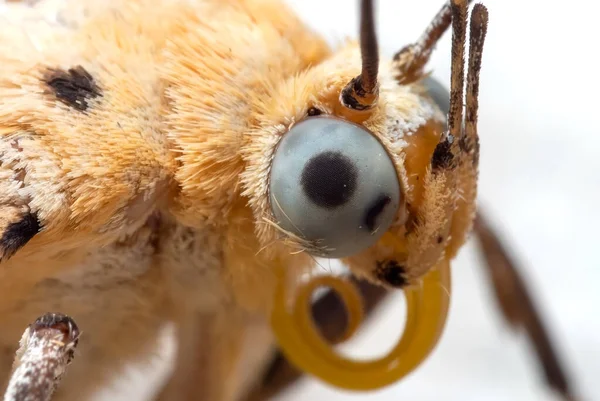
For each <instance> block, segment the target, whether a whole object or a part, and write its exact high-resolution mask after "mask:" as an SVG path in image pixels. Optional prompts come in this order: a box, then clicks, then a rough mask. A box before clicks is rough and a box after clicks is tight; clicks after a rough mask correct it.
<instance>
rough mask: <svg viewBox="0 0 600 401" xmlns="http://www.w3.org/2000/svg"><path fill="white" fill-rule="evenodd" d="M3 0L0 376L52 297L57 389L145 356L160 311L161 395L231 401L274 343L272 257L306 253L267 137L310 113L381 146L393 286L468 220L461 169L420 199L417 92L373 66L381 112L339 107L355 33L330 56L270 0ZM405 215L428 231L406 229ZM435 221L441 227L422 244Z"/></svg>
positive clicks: (74, 392)
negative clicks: (391, 169) (290, 221)
mask: <svg viewBox="0 0 600 401" xmlns="http://www.w3.org/2000/svg"><path fill="white" fill-rule="evenodd" d="M105 3H106V4H105ZM10 7H13V9H12V10H11V11H10V12H11V14H10V15H12V16H13V17H14V18H13V21H12V25H11V24H10V21H9V23H8V27H7V26H5V27H3V29H2V32H1V33H0V63H1V64H2V69H1V70H0V155H1V165H0V236H1V237H2V240H1V241H0V259H1V263H0V294H2V295H1V296H0V320H2V321H3V322H4V323H5V325H4V328H3V329H2V330H1V331H0V351H1V353H0V382H1V381H3V380H4V381H5V380H7V379H8V375H9V372H10V364H11V361H12V356H13V353H14V350H15V349H16V346H17V343H18V339H19V337H20V334H21V332H22V328H23V327H25V326H26V325H27V323H28V322H30V321H31V320H32V319H33V318H35V317H36V316H38V315H40V314H42V313H44V312H46V311H47V310H55V311H60V312H61V313H65V314H68V315H70V316H73V318H74V319H75V320H76V321H77V322H78V325H79V327H80V328H81V329H82V332H83V335H82V338H81V343H80V345H79V356H78V358H77V361H76V362H75V363H74V366H73V368H72V369H71V370H70V372H69V374H68V375H67V377H65V379H64V381H63V383H62V386H61V388H60V390H59V392H58V393H57V395H56V399H57V400H61V401H63V400H70V399H77V400H81V399H86V398H87V397H89V396H90V395H91V394H92V393H93V391H94V390H95V389H97V388H98V386H101V385H103V384H106V383H108V382H109V381H110V380H112V379H113V378H115V377H117V376H118V375H119V373H120V372H121V370H122V368H123V367H124V366H125V365H126V364H127V363H129V362H131V361H140V360H143V359H144V358H145V357H147V356H148V355H152V352H153V349H154V347H155V346H156V340H157V335H158V332H159V330H160V328H161V327H162V326H163V325H164V324H165V323H166V322H173V323H175V326H176V328H177V339H178V344H179V348H180V350H179V352H178V355H177V362H176V367H175V375H174V376H173V378H172V379H171V381H170V382H169V383H168V384H167V386H166V387H165V390H164V391H163V393H162V394H161V395H159V397H162V398H161V399H173V400H177V399H181V400H184V399H196V397H197V399H210V400H235V399H239V397H240V395H241V394H243V392H244V391H245V389H246V388H247V386H249V385H250V384H251V383H252V381H254V380H256V379H257V378H258V377H259V376H260V372H261V371H262V370H263V369H264V368H265V366H266V363H267V362H268V360H269V357H270V352H271V350H272V348H273V346H274V343H273V339H272V336H271V333H270V330H269V326H268V312H269V309H270V302H271V296H272V289H273V288H274V283H275V274H274V271H273V268H274V266H273V260H279V261H280V262H282V263H284V264H285V266H286V267H287V268H288V269H289V271H290V273H291V274H290V276H291V277H292V281H293V279H294V278H295V277H297V276H298V275H300V274H301V273H303V272H304V271H306V270H307V269H308V268H310V266H311V265H312V259H311V257H310V256H307V255H306V253H302V252H300V253H297V252H294V251H295V250H296V248H294V246H295V245H298V244H294V241H293V239H290V238H285V236H283V237H282V235H281V232H280V231H278V230H277V228H276V226H275V225H273V224H270V220H271V219H272V216H271V213H270V209H269V208H270V205H269V203H268V196H267V188H268V172H269V165H270V161H271V159H272V155H273V151H274V149H275V146H276V144H277V142H278V140H279V138H280V137H281V135H283V134H284V133H285V132H286V130H287V129H288V128H289V127H290V126H291V125H292V124H294V123H295V122H297V121H299V120H301V119H302V118H304V117H305V116H306V114H307V110H308V109H309V108H310V107H316V108H318V109H319V110H321V111H322V112H324V113H326V114H334V115H336V116H339V117H343V118H347V119H349V120H352V121H354V122H358V123H362V124H364V125H365V127H368V128H369V129H370V130H371V131H372V132H373V133H374V134H375V135H376V136H377V137H378V138H379V139H380V140H381V141H382V143H384V145H385V146H386V148H387V149H388V151H389V152H390V154H391V155H392V158H393V160H394V162H395V166H396V169H397V171H398V175H399V177H401V181H402V182H401V184H402V187H403V190H404V196H405V197H406V199H407V201H408V204H409V205H410V206H409V207H408V209H403V210H401V211H399V213H398V216H397V219H396V221H395V224H394V225H393V228H392V229H391V232H392V233H393V234H394V235H397V236H398V237H399V238H402V239H403V241H405V243H406V247H407V251H406V254H405V255H402V257H401V258H403V260H402V263H404V262H407V263H409V266H408V267H407V268H406V271H405V272H403V274H406V280H407V281H410V282H413V281H414V282H416V280H418V278H419V277H421V276H422V275H423V274H424V273H425V272H426V271H427V270H428V269H429V268H431V267H432V266H433V265H434V264H435V263H436V262H437V260H439V259H440V258H443V257H449V256H452V255H453V254H454V252H455V251H456V249H457V248H458V246H460V244H461V243H462V241H463V240H464V233H465V232H466V231H467V229H468V228H470V222H471V218H472V208H470V207H469V205H470V202H471V199H469V196H471V195H473V196H474V188H475V187H474V179H471V180H470V181H469V182H470V183H468V184H467V189H466V190H465V191H463V192H467V193H468V194H467V195H468V196H467V197H465V200H464V204H465V205H466V206H463V207H462V209H461V208H460V207H459V208H458V209H456V210H458V212H457V213H459V212H460V213H459V214H460V215H458V216H456V218H455V219H454V223H451V221H450V220H449V219H448V216H450V215H452V213H454V211H455V209H454V208H453V207H452V208H450V209H448V207H449V206H447V205H446V203H448V200H447V199H446V198H443V197H441V198H440V197H437V198H436V196H437V195H436V194H438V193H439V192H440V191H442V190H443V189H442V187H443V183H442V184H440V183H437V184H436V183H435V178H432V177H431V175H430V173H429V170H428V167H427V166H428V165H429V160H430V159H431V155H432V153H433V151H434V148H435V145H436V143H437V142H438V141H439V136H440V133H441V131H442V129H443V121H444V116H443V115H442V114H441V112H440V111H439V110H438V109H437V108H436V106H434V104H433V102H432V101H431V99H430V98H429V97H428V96H427V95H426V93H425V91H424V89H423V88H422V87H421V86H420V85H419V84H413V85H407V86H401V85H399V84H398V83H397V81H396V80H395V79H394V74H393V71H392V70H391V68H392V67H391V66H392V63H391V61H386V60H384V61H382V64H383V66H384V67H382V71H381V72H380V81H381V88H380V101H379V103H378V106H377V107H376V108H374V109H373V110H371V111H370V112H369V113H366V114H365V113H357V114H352V113H348V112H347V111H345V110H344V108H343V107H342V106H341V105H340V103H339V93H340V90H341V88H343V86H344V85H345V84H346V83H347V82H349V80H350V79H352V78H353V77H354V76H356V75H357V74H358V72H359V71H360V53H359V48H358V46H357V44H356V43H354V42H351V43H348V44H347V45H345V46H344V47H343V48H342V49H339V50H336V51H334V50H333V49H330V48H329V47H328V46H327V44H326V43H325V42H324V41H323V40H322V39H321V38H320V37H319V36H317V35H316V34H314V33H313V32H311V31H310V30H308V29H307V28H306V27H305V26H304V25H303V24H302V23H301V22H300V21H299V20H298V19H297V17H296V16H295V15H293V13H292V12H291V11H289V10H288V9H287V8H286V7H285V6H284V5H282V4H280V3H279V2H278V1H264V0H245V1H233V0H229V1H228V0H214V1H213V0H196V1H194V0H189V1H185V0H136V1H131V0H127V1H125V0H123V1H111V2H102V1H97V2H96V1H91V0H89V1H85V2H81V1H70V0H65V1H54V0H46V1H44V0H42V1H40V2H38V3H36V4H35V5H34V6H31V7H30V6H28V5H23V4H16V5H11V6H10ZM49 10H50V11H49ZM48 15H50V18H48V17H47V16H48ZM53 17H56V18H53ZM465 174H471V171H470V170H469V171H467V173H465ZM431 182H434V183H433V185H430V186H427V183H431ZM436 191H437V192H436ZM469 191H471V192H472V193H471V192H469ZM436 199H437V201H436ZM428 202H429V203H428ZM436 202H437V203H436ZM444 202H446V203H444ZM419 215H425V217H427V219H429V220H428V221H427V224H429V225H423V227H424V228H423V227H421V228H422V229H421V230H416V232H417V233H418V235H417V234H413V237H412V239H411V237H410V235H409V234H407V231H409V230H408V229H407V226H408V223H407V222H412V223H411V224H412V225H413V226H415V227H419V225H420V224H421V223H420V222H419V218H418V217H415V216H419ZM432 219H433V220H432ZM436 219H437V220H440V219H441V220H440V221H437V220H436ZM436 221H437V223H436ZM432 224H433V225H432ZM436 224H437V225H436ZM451 224H454V225H453V226H452V227H451ZM438 226H443V227H445V229H444V230H445V231H443V234H444V237H443V238H442V239H441V240H439V241H434V245H432V246H430V245H429V244H430V243H431V241H429V239H430V237H431V238H433V237H434V236H435V238H437V236H439V230H438V228H439V227H438ZM456 227H459V228H458V229H456ZM38 229H39V233H38ZM453 229H455V230H456V233H452V235H449V234H450V233H451V231H452V230H453ZM405 238H406V240H405ZM411 241H412V242H411ZM411 247H413V248H415V249H416V248H419V247H420V248H419V249H418V252H414V253H412V254H411V252H409V251H410V249H411ZM446 249H450V252H449V253H450V255H445V253H444V252H445V250H446ZM417 253H419V255H420V256H419V255H417ZM415 255H416V256H415ZM392 257H395V258H397V257H398V255H394V254H393V252H392V251H391V250H390V249H389V248H387V247H386V246H385V244H383V245H377V246H375V247H373V249H370V250H368V251H366V252H364V253H362V254H360V255H357V256H355V257H352V258H349V259H348V262H349V265H350V266H351V268H352V270H353V272H354V273H356V274H357V275H359V276H363V277H366V278H368V279H370V280H373V281H375V282H379V281H380V279H381V275H380V274H379V273H378V269H381V260H384V259H385V258H388V259H389V258H392ZM411 258H412V259H411ZM410 263H413V264H414V266H417V267H415V268H411V267H410V266H411V265H410ZM403 280H404V278H403ZM382 284H384V285H387V284H390V283H389V280H388V282H385V281H384V282H383V283H382ZM391 284H393V282H392V283H391ZM208 367H210V369H209V368H208ZM189 382H192V383H194V386H192V387H193V388H190V386H189V385H186V384H185V383H189ZM215 383H228V385H226V386H224V385H219V384H215ZM0 385H1V383H0ZM201 396H204V397H205V398H202V397H201Z"/></svg>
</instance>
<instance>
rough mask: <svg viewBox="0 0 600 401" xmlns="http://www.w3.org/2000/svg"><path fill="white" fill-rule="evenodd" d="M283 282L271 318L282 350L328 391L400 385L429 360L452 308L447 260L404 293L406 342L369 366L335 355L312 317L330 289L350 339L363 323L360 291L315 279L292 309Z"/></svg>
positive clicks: (343, 282) (324, 278)
mask: <svg viewBox="0 0 600 401" xmlns="http://www.w3.org/2000/svg"><path fill="white" fill-rule="evenodd" d="M284 276H285V274H284V273H283V272H282V276H281V279H280V280H279V285H278V288H277V291H276V294H275V306H274V309H273V313H272V315H271V326H272V328H273V330H274V332H275V336H276V337H277V340H278V342H279V346H280V347H281V349H282V351H283V352H284V353H285V354H286V356H287V358H288V359H289V360H290V362H292V363H293V364H295V365H296V366H297V367H298V368H299V369H301V370H303V371H304V372H306V373H308V374H311V375H313V376H315V377H317V378H319V379H321V380H323V381H324V382H326V383H329V384H330V385H333V386H336V387H340V388H343V389H346V390H353V391H368V390H375V389H379V388H382V387H385V386H388V385H390V384H393V383H396V382H397V381H399V380H400V379H402V378H403V377H405V376H406V375H407V374H409V373H411V372H412V371H413V370H415V369H416V368H417V366H418V365H419V364H421V363H422V362H423V361H424V360H425V359H426V358H427V357H428V356H429V354H430V353H431V351H432V350H433V348H434V347H435V345H436V344H437V342H438V340H439V338H440V336H441V334H442V332H443V330H444V326H445V323H446V318H447V314H448V306H449V302H450V265H449V263H448V261H446V260H444V261H443V262H441V263H440V264H439V265H438V266H436V267H435V268H433V269H432V270H431V271H430V272H429V273H427V275H426V276H425V277H424V278H423V282H422V285H420V286H415V287H411V288H408V289H406V290H405V291H404V293H405V297H406V307H407V318H406V324H405V326H404V327H405V328H404V332H403V334H402V337H401V338H400V339H399V341H398V343H397V344H396V346H395V347H394V348H393V349H392V350H391V351H390V352H389V353H388V354H387V355H385V356H383V357H381V358H379V359H373V360H368V361H358V360H353V359H350V358H347V357H345V356H343V355H341V354H339V353H338V352H336V351H335V350H334V348H333V346H332V345H331V344H329V343H328V342H327V341H326V340H325V339H324V338H323V337H322V336H321V335H320V333H319V332H318V331H317V329H316V327H315V324H314V322H313V318H312V315H311V299H312V294H313V292H314V291H315V290H316V289H317V288H319V287H330V288H331V289H333V290H334V291H336V292H337V293H338V294H339V295H340V297H341V298H342V299H343V301H344V304H345V305H346V310H347V311H348V315H349V319H348V322H349V324H348V328H347V329H346V333H345V336H344V339H348V338H349V337H351V336H352V334H353V333H354V331H355V329H356V328H357V327H358V326H359V325H360V322H361V320H362V313H363V308H362V301H361V297H360V295H359V293H358V291H357V289H356V287H355V286H354V285H352V284H351V283H350V282H349V281H347V280H345V279H342V278H338V277H333V276H322V277H316V278H313V279H312V280H310V281H308V282H306V283H303V284H301V285H300V287H299V288H298V289H297V290H296V291H297V293H296V294H294V295H295V297H294V298H295V299H294V304H293V307H292V308H288V306H289V302H288V301H289V296H288V294H287V293H286V285H285V279H284Z"/></svg>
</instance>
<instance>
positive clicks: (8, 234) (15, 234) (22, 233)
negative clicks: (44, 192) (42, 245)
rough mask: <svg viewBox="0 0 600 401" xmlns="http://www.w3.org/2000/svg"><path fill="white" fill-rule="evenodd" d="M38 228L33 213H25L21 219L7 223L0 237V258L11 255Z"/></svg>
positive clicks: (38, 224)
mask: <svg viewBox="0 0 600 401" xmlns="http://www.w3.org/2000/svg"><path fill="white" fill-rule="evenodd" d="M40 228H41V225H40V222H39V221H38V219H37V215H36V214H35V213H27V214H26V215H25V216H24V217H23V218H22V219H21V220H19V221H17V222H14V223H11V224H9V225H8V227H7V228H6V230H5V231H4V233H3V234H2V237H1V238H0V255H1V256H0V260H6V259H9V258H10V257H12V256H13V255H14V254H15V253H16V252H17V251H18V250H19V249H21V248H22V247H23V246H24V245H25V244H26V243H27V242H29V240H30V239H31V238H33V236H34V235H36V234H37V233H38V232H39V231H40Z"/></svg>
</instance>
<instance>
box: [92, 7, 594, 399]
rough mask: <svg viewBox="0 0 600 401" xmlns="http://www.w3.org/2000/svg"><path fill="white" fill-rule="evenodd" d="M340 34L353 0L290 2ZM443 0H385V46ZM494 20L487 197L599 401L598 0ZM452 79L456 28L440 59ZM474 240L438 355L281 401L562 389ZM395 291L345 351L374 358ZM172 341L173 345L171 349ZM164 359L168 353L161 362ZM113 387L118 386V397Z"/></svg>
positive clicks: (389, 328) (135, 389)
mask: <svg viewBox="0 0 600 401" xmlns="http://www.w3.org/2000/svg"><path fill="white" fill-rule="evenodd" d="M288 1H289V2H290V3H291V4H292V5H293V6H294V7H295V8H296V9H297V10H298V12H299V13H300V14H301V15H302V17H303V18H305V20H306V21H307V22H308V23H309V24H310V25H312V26H313V27H314V28H315V29H317V30H319V31H320V32H322V33H323V34H324V35H326V36H327V38H329V39H330V40H331V41H332V42H337V41H339V40H341V39H343V38H344V37H345V36H356V34H357V32H358V28H357V23H358V16H357V10H358V1H357V0H352V1H350V0H288ZM442 1H443V0H418V1H417V0H413V1H408V0H379V1H378V2H377V5H378V13H377V19H378V31H379V38H380V44H381V46H382V48H383V50H384V51H385V52H386V53H387V54H388V55H391V54H393V53H394V52H395V51H396V50H398V49H399V48H401V47H402V46H403V45H405V44H407V43H408V42H411V41H412V40H414V39H416V38H417V37H418V35H420V34H421V32H422V30H423V29H424V28H425V27H426V25H427V24H428V23H429V21H430V20H431V18H432V17H433V16H434V15H435V13H436V12H437V11H438V9H439V7H440V6H441V4H442ZM485 4H486V6H487V7H488V9H489V11H490V25H489V30H488V37H487V41H486V49H485V52H484V57H483V71H482V77H481V90H480V123H479V132H480V136H481V179H480V204H481V205H482V206H483V207H485V208H486V209H487V210H488V211H489V213H491V215H492V218H493V222H494V223H495V224H496V225H497V226H498V227H499V228H500V230H501V233H502V237H503V238H504V239H505V240H506V241H508V244H509V245H510V247H511V250H512V251H513V253H514V255H515V257H516V258H517V260H518V261H519V262H520V264H521V266H522V267H523V273H524V275H525V277H526V279H527V281H528V283H529V285H530V288H531V290H532V292H533V295H534V298H535V301H536V303H537V304H538V305H539V306H540V308H541V309H542V312H543V315H544V317H545V320H546V325H547V326H548V327H549V328H550V330H551V334H552V337H553V338H554V339H555V340H556V342H557V343H558V345H559V352H560V356H561V358H562V359H563V360H564V361H565V362H566V365H567V367H568V370H569V374H570V376H571V377H572V379H573V383H574V385H575V386H576V388H577V390H578V393H579V395H580V396H581V398H580V400H582V401H592V400H600V385H598V384H597V383H598V381H599V380H600V313H599V311H598V310H599V309H600V292H599V291H598V289H597V286H598V284H600V255H599V254H598V252H597V249H598V248H599V246H598V244H597V243H596V242H597V241H598V239H599V238H600V236H599V235H598V232H600V129H599V128H598V115H599V114H600V113H599V110H598V108H599V107H598V106H600V102H599V101H598V96H599V95H600V79H599V78H598V71H599V70H600V61H598V59H597V55H598V39H599V38H600V34H599V29H598V25H600V21H598V15H600V14H599V13H598V6H597V5H596V4H597V3H596V2H593V1H591V0H587V1H583V0H579V1H570V2H558V1H541V0H519V1H510V0H487V1H485ZM430 67H431V68H432V69H433V70H434V75H435V76H436V77H438V78H440V79H442V80H443V81H444V82H449V69H450V36H449V35H446V36H445V37H444V38H443V40H442V42H441V43H440V44H439V46H438V49H437V51H436V53H435V55H434V57H433V59H432V61H431V63H430ZM475 245H476V244H475V243H474V241H473V242H471V243H469V244H467V246H466V247H465V248H464V249H463V250H462V252H461V253H460V254H459V257H458V258H457V259H456V261H455V263H454V267H453V299H452V305H451V313H450V318H449V322H448V325H447V329H446V331H445V334H444V336H443V338H442V341H441V343H440V344H439V346H438V347H437V348H436V350H435V351H434V353H433V355H432V356H431V358H430V359H429V360H427V361H426V362H425V363H424V364H423V365H422V366H421V367H420V368H419V369H418V370H417V371H416V372H414V373H413V374H412V375H411V376H409V377H408V378H407V379H405V380H403V381H402V382H400V383H398V384H396V385H394V386H391V387H389V388H386V389H384V390H381V391H379V392H375V393H369V394H348V393H344V392H339V391H337V390H335V389H332V388H329V387H328V386H325V385H324V384H322V383H319V382H317V381H314V380H311V379H306V380H303V381H301V382H300V383H299V384H298V385H297V386H295V387H294V388H292V389H291V391H290V392H289V393H288V394H286V395H284V396H282V397H280V398H279V401H298V400H308V399H310V400H328V401H338V400H339V401H342V400H358V399H360V400H363V399H364V400H381V401H383V400H390V401H392V400H394V401H401V400H411V401H471V400H473V401H521V400H523V401H554V400H558V398H554V396H553V394H551V393H550V392H548V391H547V390H546V388H545V387H544V384H543V379H542V376H541V375H540V371H539V370H538V369H537V366H536V364H535V361H534V359H532V353H531V351H530V348H529V345H528V344H527V342H526V341H525V340H524V338H523V337H522V336H520V335H518V334H515V333H512V332H510V330H508V329H507V327H506V326H505V325H504V322H503V321H502V319H501V317H500V315H499V313H498V310H497V309H496V304H495V301H494V299H493V298H492V296H491V291H490V287H489V286H488V284H487V281H486V279H487V277H486V276H485V275H484V274H483V271H482V270H481V268H480V260H479V258H478V255H477V253H476V249H475ZM402 308H403V299H402V297H401V296H398V297H396V298H395V299H393V300H392V301H391V302H390V303H388V304H387V305H386V307H385V308H384V309H383V310H382V311H381V313H380V314H378V316H377V319H376V322H374V324H373V325H372V326H371V327H369V328H368V329H367V330H366V331H365V332H363V333H362V335H361V336H359V338H358V339H357V340H356V341H353V342H352V343H350V344H348V346H347V347H345V348H344V349H345V350H347V351H348V352H350V353H351V354H352V355H360V356H372V355H375V354H380V353H382V352H384V351H386V350H387V349H388V347H389V346H391V345H392V343H393V342H394V341H395V340H396V339H397V336H398V335H399V331H400V329H401V327H402V324H403V320H402V319H403V314H402ZM170 347H171V345H169V344H167V349H166V350H165V353H167V354H168V353H169V351H170V350H171V348H170ZM157 366H158V367H160V369H159V371H164V369H165V363H158V364H157ZM159 373H160V372H153V373H150V372H149V371H148V369H145V370H144V372H143V373H140V372H138V373H136V372H132V373H131V374H130V375H125V376H124V379H125V380H124V382H122V383H119V384H116V385H115V386H114V387H113V389H112V390H111V391H109V392H108V394H102V395H99V397H98V399H99V400H100V399H102V400H117V399H122V400H132V401H133V400H138V399H139V400H142V399H145V396H146V395H147V394H148V392H149V391H151V390H152V389H153V388H154V387H155V386H156V385H158V383H159V382H158V381H156V380H155V377H156V378H157V377H158V374H159ZM117 394H118V395H119V396H118V397H117Z"/></svg>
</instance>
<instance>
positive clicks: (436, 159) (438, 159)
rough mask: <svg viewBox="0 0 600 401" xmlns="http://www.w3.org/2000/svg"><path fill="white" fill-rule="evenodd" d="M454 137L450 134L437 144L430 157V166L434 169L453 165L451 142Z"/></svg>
mask: <svg viewBox="0 0 600 401" xmlns="http://www.w3.org/2000/svg"><path fill="white" fill-rule="evenodd" d="M453 141H454V137H453V136H452V135H450V134H448V136H447V137H446V139H444V140H443V141H441V142H440V143H438V144H437V146H436V147H435V150H434V151H433V156H432V158H431V167H432V168H433V169H434V170H441V169H449V168H452V167H454V155H453V154H452V149H451V147H452V142H453Z"/></svg>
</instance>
